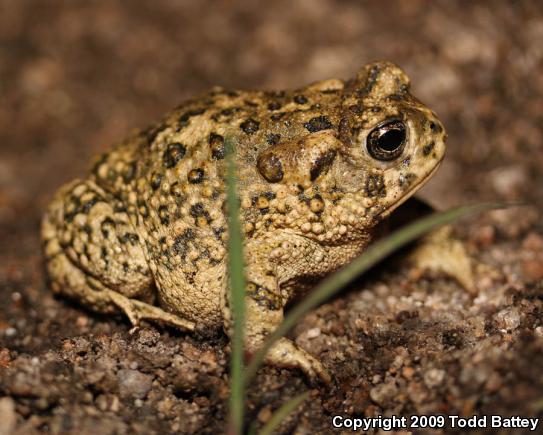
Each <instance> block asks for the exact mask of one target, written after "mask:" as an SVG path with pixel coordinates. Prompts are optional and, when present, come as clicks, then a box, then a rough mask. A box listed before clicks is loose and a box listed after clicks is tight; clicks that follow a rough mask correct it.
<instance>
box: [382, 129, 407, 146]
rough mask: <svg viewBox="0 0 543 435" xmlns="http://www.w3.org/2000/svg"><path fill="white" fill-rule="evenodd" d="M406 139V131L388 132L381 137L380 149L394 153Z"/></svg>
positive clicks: (395, 130)
mask: <svg viewBox="0 0 543 435" xmlns="http://www.w3.org/2000/svg"><path fill="white" fill-rule="evenodd" d="M404 139H405V130H398V129H393V130H388V131H386V132H385V133H383V134H382V135H381V137H379V139H378V141H379V148H381V149H383V150H386V151H394V150H395V149H396V148H398V147H399V146H400V145H401V144H402V142H403V141H404Z"/></svg>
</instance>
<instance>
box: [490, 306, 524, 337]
mask: <svg viewBox="0 0 543 435" xmlns="http://www.w3.org/2000/svg"><path fill="white" fill-rule="evenodd" d="M494 319H495V321H496V324H497V325H498V328H501V329H505V330H508V331H512V330H514V329H516V328H518V326H519V325H520V314H519V311H518V308H517V307H507V308H504V309H503V310H501V311H500V312H498V313H497V314H496V315H495V316H494Z"/></svg>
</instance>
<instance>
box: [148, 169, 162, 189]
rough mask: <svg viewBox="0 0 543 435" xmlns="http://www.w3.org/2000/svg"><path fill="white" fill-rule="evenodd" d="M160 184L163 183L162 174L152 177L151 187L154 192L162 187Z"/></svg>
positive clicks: (155, 174)
mask: <svg viewBox="0 0 543 435" xmlns="http://www.w3.org/2000/svg"><path fill="white" fill-rule="evenodd" d="M160 183H162V174H161V173H160V172H155V173H154V174H153V175H151V181H150V184H151V187H152V188H153V190H157V189H158V188H159V187H160Z"/></svg>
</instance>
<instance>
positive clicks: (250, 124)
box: [239, 118, 260, 135]
mask: <svg viewBox="0 0 543 435" xmlns="http://www.w3.org/2000/svg"><path fill="white" fill-rule="evenodd" d="M259 126H260V123H259V122H258V121H255V120H254V119H253V118H249V119H247V120H245V121H243V122H242V123H241V124H240V125H239V127H240V128H241V129H242V130H243V132H244V133H245V134H248V135H251V134H255V133H256V132H257V131H258V127H259Z"/></svg>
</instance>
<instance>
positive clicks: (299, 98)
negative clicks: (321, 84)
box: [294, 95, 307, 104]
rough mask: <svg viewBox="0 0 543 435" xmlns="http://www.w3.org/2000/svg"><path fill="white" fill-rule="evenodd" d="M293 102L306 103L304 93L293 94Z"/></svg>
mask: <svg viewBox="0 0 543 435" xmlns="http://www.w3.org/2000/svg"><path fill="white" fill-rule="evenodd" d="M294 102H295V103H296V104H305V103H307V98H306V97H305V96H304V95H295V96H294Z"/></svg>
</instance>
